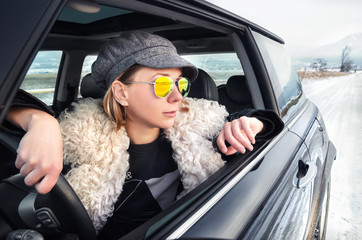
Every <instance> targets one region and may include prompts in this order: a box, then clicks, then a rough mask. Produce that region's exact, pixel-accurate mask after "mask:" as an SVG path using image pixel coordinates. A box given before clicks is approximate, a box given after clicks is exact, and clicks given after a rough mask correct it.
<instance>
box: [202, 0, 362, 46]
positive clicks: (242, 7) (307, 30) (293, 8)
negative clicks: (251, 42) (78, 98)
mask: <svg viewBox="0 0 362 240" xmlns="http://www.w3.org/2000/svg"><path fill="white" fill-rule="evenodd" d="M208 1H209V2H211V3H214V4H216V5H219V6H221V7H223V8H225V9H227V10H229V11H232V12H234V13H237V14H238V15H240V16H242V17H244V18H246V19H248V20H250V21H252V22H254V23H256V24H258V25H260V26H262V27H264V28H266V29H268V30H269V31H271V32H273V33H275V34H276V35H278V36H279V37H281V38H282V39H284V41H285V42H286V46H287V47H288V48H290V49H291V50H292V51H293V49H295V48H299V47H301V46H304V47H319V46H323V45H327V44H332V43H335V42H337V41H339V40H341V39H342V38H344V37H346V36H347V35H349V34H353V33H361V32H362V0H208Z"/></svg>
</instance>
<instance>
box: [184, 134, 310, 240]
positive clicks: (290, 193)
mask: <svg viewBox="0 0 362 240" xmlns="http://www.w3.org/2000/svg"><path fill="white" fill-rule="evenodd" d="M281 148H282V149H283V151H280V149H281ZM298 149H299V150H298ZM261 155H262V156H263V157H262V159H261V160H260V161H261V163H260V165H259V166H258V167H257V168H256V169H254V170H253V171H249V172H248V173H247V174H246V175H245V176H244V177H243V178H242V180H241V181H239V182H238V183H237V184H236V185H235V186H234V187H233V188H232V189H231V190H230V191H229V192H228V193H227V194H226V195H225V196H224V197H223V198H222V199H221V200H220V201H218V202H217V203H216V204H215V205H214V206H213V207H212V208H211V209H210V211H208V212H207V213H206V214H205V215H203V216H202V217H201V218H200V220H199V221H198V222H197V223H195V224H194V225H193V226H192V227H191V228H190V229H189V230H188V231H187V232H186V233H185V234H184V235H182V237H185V238H191V237H193V238H197V237H201V236H203V237H205V236H207V237H210V238H213V237H214V238H215V237H216V238H222V239H235V238H237V237H238V236H239V235H241V234H242V233H243V232H246V235H248V233H247V232H248V229H251V228H253V229H254V228H255V227H256V226H259V225H260V224H259V223H258V224H257V225H254V224H253V225H252V226H251V227H248V223H249V222H251V221H253V220H255V219H258V218H259V217H260V219H265V218H266V217H268V216H269V215H268V214H270V213H271V212H270V211H269V210H268V209H271V208H273V206H274V204H275V202H276V201H279V203H278V207H281V206H282V205H283V202H284V201H285V200H286V199H288V198H289V199H291V200H293V201H295V197H297V198H298V199H299V200H300V199H302V198H306V199H307V200H308V199H309V197H306V196H305V194H300V193H299V192H300V191H299V190H298V189H296V188H295V187H293V176H294V174H295V172H296V170H297V163H296V162H297V160H299V159H300V158H306V157H308V155H307V154H306V150H305V146H304V145H303V143H302V141H301V139H300V138H299V137H297V136H296V135H295V134H293V133H290V132H286V133H284V134H283V136H282V137H281V138H280V139H278V140H277V142H274V143H273V142H272V143H271V146H270V147H269V148H267V149H265V150H264V151H263V152H262V153H261ZM290 156H293V157H292V158H290ZM254 161H255V160H254ZM276 193H277V195H276ZM299 195H300V196H299ZM271 196H274V198H273V199H274V200H273V201H271V200H266V199H268V198H270V197H271ZM277 196H278V197H277ZM265 201H266V202H265ZM303 205H304V204H303ZM257 222H258V221H257ZM268 223H270V222H268ZM270 224H271V223H270ZM266 228H267V229H270V228H272V226H266ZM252 232H254V230H252ZM242 235H243V234H242ZM246 239H247V238H246Z"/></svg>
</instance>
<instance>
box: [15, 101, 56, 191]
mask: <svg viewBox="0 0 362 240" xmlns="http://www.w3.org/2000/svg"><path fill="white" fill-rule="evenodd" d="M8 117H9V119H10V120H12V121H14V122H15V123H17V124H18V125H20V126H21V127H22V128H23V129H24V130H25V131H26V134H25V135H24V137H23V138H22V140H21V141H20V144H19V147H18V150H17V153H18V156H17V158H16V161H15V166H16V167H17V168H18V169H20V174H21V175H23V176H24V177H25V179H24V181H25V184H26V185H28V186H32V185H35V188H36V190H37V191H38V192H39V193H41V194H45V193H48V192H49V191H50V190H51V189H52V188H53V187H54V185H55V184H56V182H57V180H58V177H59V174H60V172H61V171H62V168H63V142H62V136H61V132H60V127H59V123H58V121H57V120H56V119H55V118H54V117H52V116H51V115H49V114H48V113H45V112H43V111H40V110H36V109H30V108H15V109H11V110H10V111H9V114H8Z"/></svg>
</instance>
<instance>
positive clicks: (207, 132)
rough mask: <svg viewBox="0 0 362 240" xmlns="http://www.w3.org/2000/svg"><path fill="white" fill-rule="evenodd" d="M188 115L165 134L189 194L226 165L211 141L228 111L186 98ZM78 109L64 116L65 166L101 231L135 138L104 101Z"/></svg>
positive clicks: (181, 114) (180, 116)
mask: <svg viewBox="0 0 362 240" xmlns="http://www.w3.org/2000/svg"><path fill="white" fill-rule="evenodd" d="M185 100H186V102H187V105H186V106H187V107H188V108H189V111H188V112H186V113H184V112H178V114H177V117H176V119H175V124H174V126H173V127H172V128H169V129H166V130H165V135H166V137H167V138H169V139H170V141H171V143H172V148H173V150H174V159H175V160H176V162H177V164H178V168H179V171H180V173H181V180H182V183H183V186H184V189H185V191H184V193H183V194H182V195H184V194H186V193H188V192H189V191H191V190H192V189H194V188H195V187H196V186H198V185H199V184H200V183H201V182H203V181H204V180H205V179H206V178H207V177H209V176H210V175H211V174H213V173H214V172H215V171H217V170H218V169H219V168H220V167H222V166H223V165H224V161H223V160H222V159H221V156H220V154H219V153H217V152H215V150H214V147H213V144H212V139H213V137H215V136H217V134H218V133H219V131H220V130H221V128H222V127H223V124H224V120H225V117H226V116H227V112H226V110H225V108H224V107H221V106H220V105H219V104H218V103H217V102H213V101H208V100H204V99H193V98H186V99H185ZM73 107H74V111H65V112H63V113H62V114H61V116H60V117H59V121H60V126H61V130H62V135H63V146H64V162H65V163H66V164H68V163H70V164H71V166H72V170H71V171H70V172H69V173H68V174H67V175H66V176H65V177H66V178H67V180H68V181H69V183H70V184H71V185H72V187H73V189H74V190H75V192H76V193H77V194H78V196H79V198H80V200H81V201H82V203H83V205H84V206H85V208H86V209H87V211H88V214H89V216H90V217H91V219H92V221H93V224H94V227H95V229H96V230H100V229H101V228H102V227H103V226H104V225H105V223H106V221H107V218H108V217H110V216H112V214H113V210H114V204H115V202H116V201H117V198H118V196H119V195H120V194H121V192H122V187H123V184H124V181H125V177H126V172H127V170H128V168H129V163H128V158H129V154H128V152H127V149H128V147H129V144H130V140H129V138H128V136H127V133H126V130H125V128H121V129H120V130H119V131H115V123H114V122H112V121H111V120H110V119H109V118H108V116H107V115H106V114H105V112H104V110H103V107H102V105H101V102H100V101H99V100H94V99H90V98H89V99H84V100H82V101H81V102H79V103H74V104H73Z"/></svg>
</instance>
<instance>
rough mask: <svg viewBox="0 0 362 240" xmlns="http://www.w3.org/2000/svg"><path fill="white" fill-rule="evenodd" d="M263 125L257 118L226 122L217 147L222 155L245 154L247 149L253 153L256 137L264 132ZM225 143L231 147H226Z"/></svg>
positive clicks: (243, 118)
mask: <svg viewBox="0 0 362 240" xmlns="http://www.w3.org/2000/svg"><path fill="white" fill-rule="evenodd" d="M263 127H264V125H263V123H262V122H261V121H260V120H258V119H257V118H255V117H251V118H250V117H245V116H243V117H240V118H238V119H234V120H233V121H231V122H226V123H225V125H224V128H223V129H221V131H220V134H219V136H218V138H217V141H216V142H217V145H218V147H219V149H220V151H221V152H222V153H224V154H225V155H231V154H234V153H236V152H240V153H245V151H246V149H248V150H250V151H252V150H253V145H252V144H255V136H256V134H258V133H259V132H261V130H263ZM225 141H227V142H228V143H229V144H230V145H231V146H229V147H226V144H225Z"/></svg>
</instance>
